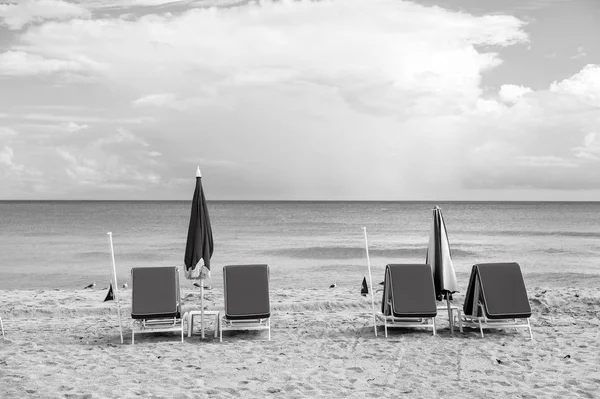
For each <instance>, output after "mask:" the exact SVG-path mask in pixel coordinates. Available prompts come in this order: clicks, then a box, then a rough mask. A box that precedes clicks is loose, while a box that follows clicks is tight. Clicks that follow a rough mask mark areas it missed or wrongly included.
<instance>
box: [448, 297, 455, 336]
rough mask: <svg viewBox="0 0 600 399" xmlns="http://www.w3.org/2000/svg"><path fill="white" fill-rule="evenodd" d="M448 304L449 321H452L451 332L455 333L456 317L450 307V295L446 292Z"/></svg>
mask: <svg viewBox="0 0 600 399" xmlns="http://www.w3.org/2000/svg"><path fill="white" fill-rule="evenodd" d="M446 306H448V322H449V323H450V333H451V334H452V335H454V318H453V315H452V308H451V307H450V295H448V294H446Z"/></svg>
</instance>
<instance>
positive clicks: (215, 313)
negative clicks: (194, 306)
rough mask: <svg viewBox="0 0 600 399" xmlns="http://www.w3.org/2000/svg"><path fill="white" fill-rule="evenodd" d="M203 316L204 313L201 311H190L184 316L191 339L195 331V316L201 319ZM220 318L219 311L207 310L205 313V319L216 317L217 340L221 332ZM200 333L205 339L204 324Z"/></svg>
mask: <svg viewBox="0 0 600 399" xmlns="http://www.w3.org/2000/svg"><path fill="white" fill-rule="evenodd" d="M201 315H202V312H201V311H200V310H190V311H189V312H186V313H185V314H184V315H183V320H184V321H186V322H187V336H188V337H191V336H192V332H193V331H194V316H198V318H200V316H201ZM219 316H220V312H219V311H218V310H205V311H204V318H207V317H214V323H215V328H214V330H215V338H217V333H218V332H219ZM200 324H201V326H200V331H201V334H202V337H204V323H200Z"/></svg>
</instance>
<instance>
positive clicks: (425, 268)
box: [382, 264, 437, 317]
mask: <svg viewBox="0 0 600 399" xmlns="http://www.w3.org/2000/svg"><path fill="white" fill-rule="evenodd" d="M383 291H384V292H383V307H382V313H383V314H387V315H389V314H392V315H393V316H394V317H433V316H435V315H436V314H437V306H436V302H435V287H434V285H433V276H432V273H431V266H429V265H428V264H391V265H387V266H386V270H385V281H384V288H383ZM387 302H391V309H388V308H386V303H387Z"/></svg>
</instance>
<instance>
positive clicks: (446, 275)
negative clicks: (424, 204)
mask: <svg viewBox="0 0 600 399" xmlns="http://www.w3.org/2000/svg"><path fill="white" fill-rule="evenodd" d="M425 263H428V264H429V265H430V266H431V270H432V273H433V282H434V284H435V295H436V297H437V300H438V301H441V300H442V299H452V294H453V293H455V292H458V284H457V282H456V273H455V272H454V265H453V264H452V256H451V252H450V243H449V241H448V232H447V231H446V224H445V223H444V218H443V217H442V210H441V209H440V208H438V207H437V206H436V207H435V208H434V209H433V226H432V228H431V233H430V235H429V246H428V247H427V258H426V260H425Z"/></svg>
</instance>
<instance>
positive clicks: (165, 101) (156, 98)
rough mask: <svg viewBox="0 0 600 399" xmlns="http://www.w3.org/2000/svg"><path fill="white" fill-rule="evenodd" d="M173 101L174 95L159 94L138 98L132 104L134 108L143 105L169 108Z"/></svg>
mask: <svg viewBox="0 0 600 399" xmlns="http://www.w3.org/2000/svg"><path fill="white" fill-rule="evenodd" d="M174 101H175V94H173V93H161V94H149V95H147V96H143V97H140V98H138V99H137V100H135V101H134V102H133V105H135V106H144V105H155V106H158V107H164V106H169V105H170V104H172V103H173V102H174Z"/></svg>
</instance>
